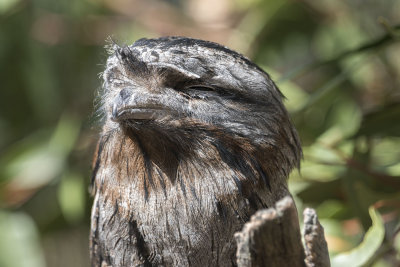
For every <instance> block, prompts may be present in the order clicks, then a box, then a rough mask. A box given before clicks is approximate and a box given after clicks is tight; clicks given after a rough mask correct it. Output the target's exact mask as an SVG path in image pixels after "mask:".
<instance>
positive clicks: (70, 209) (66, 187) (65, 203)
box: [58, 173, 86, 223]
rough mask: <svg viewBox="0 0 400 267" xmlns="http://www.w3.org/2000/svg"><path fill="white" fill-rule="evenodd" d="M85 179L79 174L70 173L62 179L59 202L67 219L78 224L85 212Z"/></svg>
mask: <svg viewBox="0 0 400 267" xmlns="http://www.w3.org/2000/svg"><path fill="white" fill-rule="evenodd" d="M85 193H86V190H85V188H84V177H82V176H81V175H80V174H78V173H68V174H66V175H64V177H63V178H62V179H61V184H60V187H59V190H58V201H59V203H60V207H61V211H62V213H63V215H64V217H65V219H66V220H67V221H68V222H70V223H76V222H78V221H79V220H80V219H82V218H83V216H84V212H85Z"/></svg>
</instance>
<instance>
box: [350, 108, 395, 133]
mask: <svg viewBox="0 0 400 267" xmlns="http://www.w3.org/2000/svg"><path fill="white" fill-rule="evenodd" d="M399 118H400V105H399V103H392V104H390V105H387V106H384V107H382V108H380V109H378V110H376V111H374V112H371V113H369V114H367V115H365V116H364V117H363V120H362V122H361V127H360V129H359V131H358V132H357V134H356V136H361V135H367V136H372V135H383V136H387V135H389V136H400V123H399Z"/></svg>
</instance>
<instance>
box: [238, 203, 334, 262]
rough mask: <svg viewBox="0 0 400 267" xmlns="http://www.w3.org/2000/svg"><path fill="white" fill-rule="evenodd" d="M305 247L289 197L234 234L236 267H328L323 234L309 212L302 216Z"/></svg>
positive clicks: (293, 206) (295, 212)
mask: <svg viewBox="0 0 400 267" xmlns="http://www.w3.org/2000/svg"><path fill="white" fill-rule="evenodd" d="M304 229H305V231H304V239H305V247H304V248H303V244H302V242H301V234H300V228H299V223H298V216H297V210H296V207H295V205H294V203H293V200H292V199H291V198H290V197H285V198H283V199H282V200H280V201H279V202H277V203H276V206H275V208H269V209H266V210H260V211H258V212H257V213H256V214H254V215H253V216H252V217H251V219H250V221H249V222H247V223H246V224H245V225H244V227H243V229H242V231H240V232H238V233H236V234H235V238H236V242H237V252H236V257H237V265H238V266H239V267H250V266H252V267H255V266H270V267H275V266H276V267H282V266H291V267H305V266H307V267H315V266H319V267H329V266H330V262H329V255H328V249H327V244H326V241H325V238H324V231H323V228H322V226H321V225H320V223H319V221H318V218H317V216H316V213H315V211H314V210H312V209H306V210H305V212H304Z"/></svg>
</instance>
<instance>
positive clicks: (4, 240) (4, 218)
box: [0, 210, 45, 267]
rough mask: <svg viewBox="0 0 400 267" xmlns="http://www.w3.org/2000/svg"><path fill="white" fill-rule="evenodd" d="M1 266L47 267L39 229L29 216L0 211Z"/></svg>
mask: <svg viewBox="0 0 400 267" xmlns="http://www.w3.org/2000/svg"><path fill="white" fill-rule="evenodd" d="M0 240H1V242H0V266H8V267H28V266H29V267H41V266H45V260H44V255H43V251H42V249H41V245H40V240H39V232H38V230H37V227H36V225H35V223H34V221H33V220H32V218H31V217H29V216H28V215H27V214H25V213H22V212H17V213H13V212H6V211H4V210H0Z"/></svg>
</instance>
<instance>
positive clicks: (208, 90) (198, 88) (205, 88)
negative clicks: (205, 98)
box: [187, 85, 215, 92]
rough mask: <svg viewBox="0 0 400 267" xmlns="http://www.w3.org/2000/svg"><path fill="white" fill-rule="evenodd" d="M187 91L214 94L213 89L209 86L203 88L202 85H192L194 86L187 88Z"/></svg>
mask: <svg viewBox="0 0 400 267" xmlns="http://www.w3.org/2000/svg"><path fill="white" fill-rule="evenodd" d="M187 89H188V90H196V91H202V92H214V91H215V90H214V88H212V87H210V86H204V85H194V86H189V87H188V88H187Z"/></svg>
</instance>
